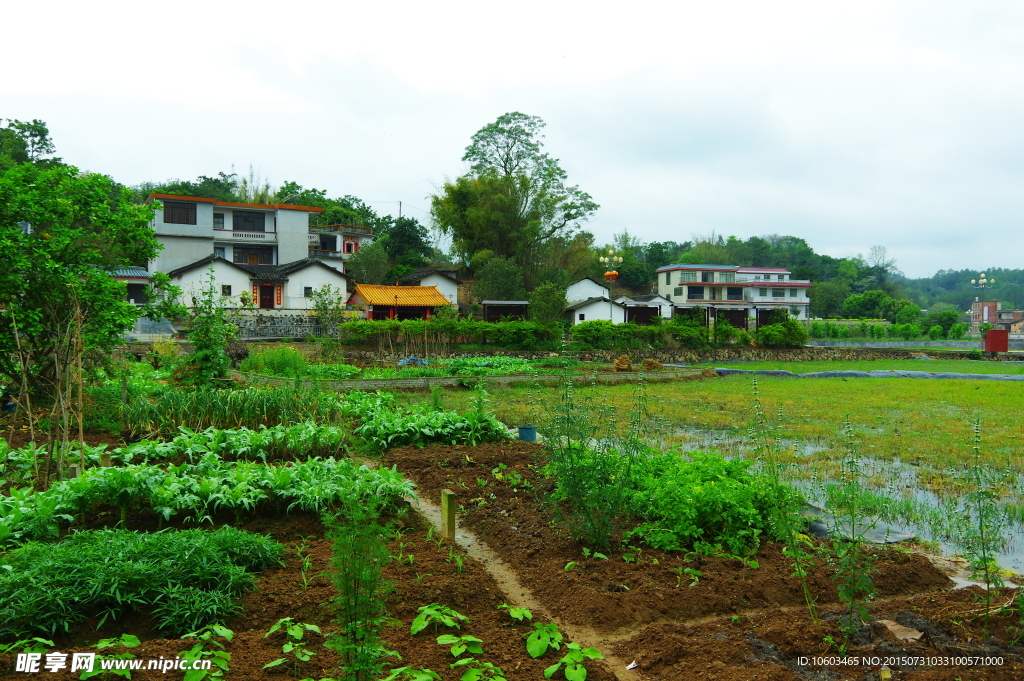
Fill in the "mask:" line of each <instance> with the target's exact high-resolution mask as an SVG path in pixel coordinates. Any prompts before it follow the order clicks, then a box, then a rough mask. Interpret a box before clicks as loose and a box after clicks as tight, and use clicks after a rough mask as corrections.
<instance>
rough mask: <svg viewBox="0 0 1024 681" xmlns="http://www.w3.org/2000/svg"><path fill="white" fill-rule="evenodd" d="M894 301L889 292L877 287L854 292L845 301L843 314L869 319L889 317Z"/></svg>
mask: <svg viewBox="0 0 1024 681" xmlns="http://www.w3.org/2000/svg"><path fill="white" fill-rule="evenodd" d="M893 302H894V301H893V299H892V298H891V297H890V296H889V294H888V293H886V292H885V291H881V290H877V289H876V290H873V291H867V292H865V293H854V294H853V295H851V296H849V297H848V298H847V299H846V300H844V301H843V315H844V316H846V317H860V318H867V319H883V318H885V319H888V318H889V315H890V312H891V311H892V307H893ZM890 321H891V320H890Z"/></svg>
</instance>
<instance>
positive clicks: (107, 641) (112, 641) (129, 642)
mask: <svg viewBox="0 0 1024 681" xmlns="http://www.w3.org/2000/svg"><path fill="white" fill-rule="evenodd" d="M140 643H141V641H139V638H138V637H137V636H132V635H131V634H121V635H120V636H119V637H117V638H104V639H100V640H99V641H97V642H96V645H94V646H93V647H94V648H96V649H97V650H103V649H105V648H113V647H114V646H120V647H122V648H134V647H135V646H137V645H139V644H140ZM103 657H104V658H106V659H108V660H133V659H135V656H134V655H132V654H131V653H129V652H123V653H120V654H118V655H104V656H103ZM103 674H114V675H115V676H123V677H125V678H126V679H130V678H132V672H131V670H130V669H96V668H95V667H94V668H93V670H92V671H83V672H82V674H81V675H80V676H79V677H78V678H79V680H80V681H85V679H91V678H93V677H94V676H101V675H103Z"/></svg>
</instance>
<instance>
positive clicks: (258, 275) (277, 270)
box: [167, 255, 352, 281]
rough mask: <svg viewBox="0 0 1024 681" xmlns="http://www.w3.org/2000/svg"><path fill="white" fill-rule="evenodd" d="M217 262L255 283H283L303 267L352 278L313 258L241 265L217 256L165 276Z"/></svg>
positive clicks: (178, 274) (209, 256) (198, 261)
mask: <svg viewBox="0 0 1024 681" xmlns="http://www.w3.org/2000/svg"><path fill="white" fill-rule="evenodd" d="M218 260H219V261H220V262H223V263H226V264H228V265H231V266H232V267H234V268H236V269H239V270H242V271H243V272H246V273H248V274H250V275H252V278H253V279H254V280H257V281H284V280H285V279H286V278H287V276H288V275H289V274H292V273H293V272H298V271H299V270H301V269H303V268H305V267H326V268H327V269H329V270H330V271H331V272H334V273H335V274H337V275H338V276H339V277H345V278H346V279H351V278H352V277H350V276H348V275H347V274H345V273H344V272H339V271H338V270H336V269H334V268H333V267H331V266H330V265H327V264H324V263H323V262H322V261H320V260H316V259H315V258H304V259H302V260H295V261H293V262H287V263H284V264H283V265H243V264H242V263H237V262H231V261H230V260H225V259H224V258H221V257H220V256H217V255H208V256H206V257H205V258H203V259H201V260H196V261H195V262H194V263H191V264H188V265H185V266H183V267H179V268H178V269H176V270H171V271H170V272H168V273H167V274H168V275H170V276H172V277H177V276H180V275H182V274H185V273H186V272H190V271H192V270H194V269H198V268H200V267H208V266H209V265H212V264H213V263H214V262H216V261H218Z"/></svg>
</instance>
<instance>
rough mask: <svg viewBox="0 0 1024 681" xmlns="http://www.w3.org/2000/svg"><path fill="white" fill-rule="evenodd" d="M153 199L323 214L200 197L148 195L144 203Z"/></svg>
mask: <svg viewBox="0 0 1024 681" xmlns="http://www.w3.org/2000/svg"><path fill="white" fill-rule="evenodd" d="M153 199H168V200H170V201H199V202H200V203H212V204H213V205H215V206H231V207H232V208H263V209H277V210H301V211H303V212H306V213H323V212H324V209H323V208H317V207H316V206H294V205H292V204H290V203H236V202H234V201H218V200H217V199H207V198H205V197H202V196H178V195H177V194H155V193H154V194H150V195H149V198H147V199H146V203H149V202H151V201H152V200H153Z"/></svg>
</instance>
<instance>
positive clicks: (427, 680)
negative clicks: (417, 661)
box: [382, 667, 441, 681]
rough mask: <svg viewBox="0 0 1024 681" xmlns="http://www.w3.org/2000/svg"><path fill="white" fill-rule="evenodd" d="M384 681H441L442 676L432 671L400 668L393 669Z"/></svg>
mask: <svg viewBox="0 0 1024 681" xmlns="http://www.w3.org/2000/svg"><path fill="white" fill-rule="evenodd" d="M382 681H441V675H440V674H438V673H437V672H435V671H433V670H431V669H413V668H412V667H398V668H397V669H392V670H391V673H390V674H388V675H387V676H386V677H384V679H382Z"/></svg>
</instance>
